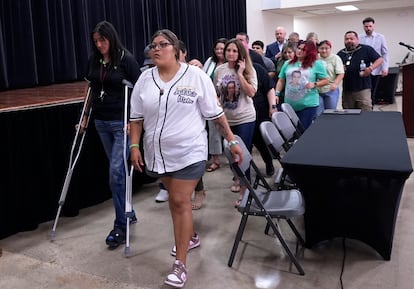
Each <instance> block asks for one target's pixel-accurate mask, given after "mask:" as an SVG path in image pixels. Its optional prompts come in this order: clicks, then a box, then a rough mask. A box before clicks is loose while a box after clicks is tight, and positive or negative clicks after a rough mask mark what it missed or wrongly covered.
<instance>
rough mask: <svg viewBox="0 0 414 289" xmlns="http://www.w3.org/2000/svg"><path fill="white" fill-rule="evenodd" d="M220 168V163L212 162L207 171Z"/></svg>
mask: <svg viewBox="0 0 414 289" xmlns="http://www.w3.org/2000/svg"><path fill="white" fill-rule="evenodd" d="M219 168H220V164H219V163H216V162H212V163H211V164H210V165H209V166H208V168H207V172H214V171H215V170H218V169H219Z"/></svg>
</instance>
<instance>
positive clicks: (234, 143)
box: [229, 140, 239, 147]
mask: <svg viewBox="0 0 414 289" xmlns="http://www.w3.org/2000/svg"><path fill="white" fill-rule="evenodd" d="M236 144H239V142H238V141H237V140H232V141H229V147H232V146H235V145H236Z"/></svg>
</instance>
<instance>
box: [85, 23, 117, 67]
mask: <svg viewBox="0 0 414 289" xmlns="http://www.w3.org/2000/svg"><path fill="white" fill-rule="evenodd" d="M95 33H99V34H100V35H101V36H102V37H103V38H105V39H107V40H108V42H109V57H110V59H111V63H112V65H113V66H114V67H117V66H119V63H120V62H121V59H122V57H123V55H124V53H125V48H124V45H123V44H122V43H121V40H119V36H118V33H117V32H116V30H115V27H114V26H113V25H112V24H111V23H110V22H108V21H102V22H99V23H98V24H96V26H95V28H94V29H93V30H92V33H91V41H92V53H93V55H94V62H95V63H99V62H100V61H101V60H102V58H103V55H102V54H101V53H100V52H99V50H98V48H97V47H96V45H95V42H94V40H93V35H94V34H95Z"/></svg>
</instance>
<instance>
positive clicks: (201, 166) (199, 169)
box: [146, 161, 207, 180]
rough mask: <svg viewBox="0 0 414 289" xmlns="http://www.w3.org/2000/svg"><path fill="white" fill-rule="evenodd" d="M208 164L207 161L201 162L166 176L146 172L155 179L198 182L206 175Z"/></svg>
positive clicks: (165, 174)
mask: <svg viewBox="0 0 414 289" xmlns="http://www.w3.org/2000/svg"><path fill="white" fill-rule="evenodd" d="M206 163H207V161H199V162H197V163H194V164H191V165H189V166H186V167H185V168H183V169H181V170H178V171H175V172H168V173H164V174H158V173H156V172H151V171H148V170H146V173H147V175H148V176H150V177H153V178H162V177H171V178H174V179H180V180H197V179H199V178H201V177H202V176H203V175H204V172H205V170H206Z"/></svg>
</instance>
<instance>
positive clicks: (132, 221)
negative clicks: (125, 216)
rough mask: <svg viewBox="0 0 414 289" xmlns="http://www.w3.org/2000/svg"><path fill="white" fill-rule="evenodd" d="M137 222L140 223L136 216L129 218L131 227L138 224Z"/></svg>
mask: <svg viewBox="0 0 414 289" xmlns="http://www.w3.org/2000/svg"><path fill="white" fill-rule="evenodd" d="M137 222H138V218H137V216H136V215H135V214H134V215H133V216H132V217H131V218H129V223H130V224H131V225H133V224H136V223H137Z"/></svg>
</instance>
